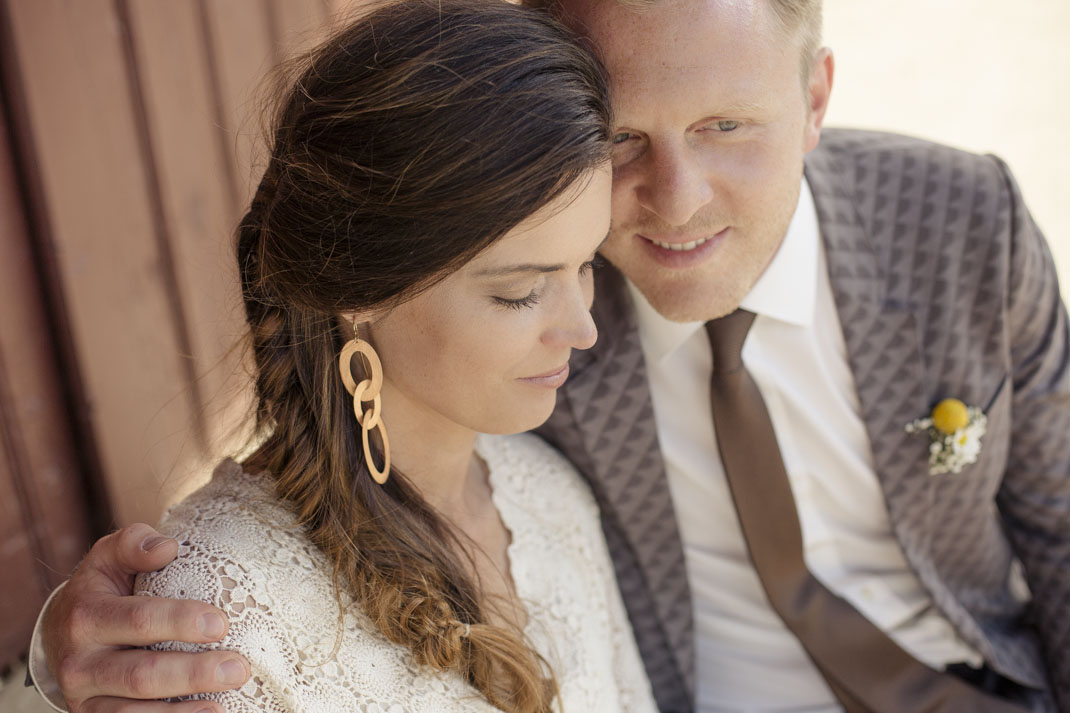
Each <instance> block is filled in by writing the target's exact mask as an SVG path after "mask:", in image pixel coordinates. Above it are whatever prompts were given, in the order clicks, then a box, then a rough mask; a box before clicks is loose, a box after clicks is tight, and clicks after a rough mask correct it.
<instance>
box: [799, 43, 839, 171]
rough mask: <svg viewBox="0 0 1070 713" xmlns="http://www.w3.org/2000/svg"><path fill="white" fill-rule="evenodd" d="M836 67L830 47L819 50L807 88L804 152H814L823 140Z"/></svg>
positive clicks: (811, 69)
mask: <svg viewBox="0 0 1070 713" xmlns="http://www.w3.org/2000/svg"><path fill="white" fill-rule="evenodd" d="M835 66H836V63H835V62H834V61H833V58H832V50H830V49H829V48H828V47H822V48H821V49H820V50H818V52H817V56H816V57H815V58H814V64H813V67H811V68H810V80H809V82H808V84H807V87H806V100H807V104H808V105H807V110H808V112H807V115H806V135H805V137H804V140H805V144H804V150H805V151H807V152H810V151H812V150H814V148H816V147H817V144H818V142H819V141H820V140H821V125H822V124H823V123H824V121H825V111H826V110H827V109H828V106H829V96H830V95H831V94H832V75H833V71H834V70H835Z"/></svg>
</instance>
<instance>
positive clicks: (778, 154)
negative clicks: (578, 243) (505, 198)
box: [566, 0, 832, 321]
mask: <svg viewBox="0 0 1070 713" xmlns="http://www.w3.org/2000/svg"><path fill="white" fill-rule="evenodd" d="M767 3H768V0H663V1H662V2H660V3H657V4H655V5H654V6H653V7H652V8H651V9H649V10H645V11H642V12H634V11H628V10H626V9H624V8H622V7H620V6H619V4H618V3H617V2H615V1H614V0H566V13H567V14H568V15H569V16H570V18H571V19H572V20H574V21H576V22H578V24H579V25H580V27H579V28H578V29H580V30H581V31H583V32H585V33H587V34H588V35H589V36H590V38H591V39H592V40H593V41H594V42H595V43H596V44H597V45H598V47H599V48H600V49H601V51H602V53H603V60H604V61H605V63H606V67H607V69H608V70H609V74H610V78H611V80H612V84H613V92H614V94H613V101H614V110H615V114H616V116H615V119H614V121H615V125H616V129H615V136H614V139H613V140H614V158H613V211H612V214H613V215H612V217H613V227H612V231H611V235H610V238H609V241H608V242H607V243H606V245H605V246H604V248H603V250H602V252H603V254H604V255H605V256H606V258H608V259H609V260H610V261H611V262H612V263H613V264H615V265H616V266H617V267H618V268H620V269H621V270H622V271H623V272H624V274H625V275H627V276H628V278H629V279H631V280H632V281H633V282H634V283H635V284H636V285H637V286H638V287H639V289H640V290H641V291H642V292H643V294H644V295H646V297H647V299H648V300H649V301H650V303H651V304H652V305H653V306H654V307H655V309H657V310H658V312H660V313H661V314H662V315H663V316H665V317H667V318H669V319H672V320H675V321H690V320H706V319H712V318H714V317H718V316H721V315H724V314H727V313H729V312H731V311H732V310H734V309H735V308H736V307H738V306H739V303H740V301H741V300H742V299H743V298H744V297H745V296H746V294H747V292H748V291H749V290H750V288H751V287H752V286H753V285H754V283H755V281H756V280H757V279H758V277H759V276H760V275H761V273H762V271H763V270H764V269H765V267H766V266H767V265H768V264H769V262H770V260H771V259H772V257H773V255H774V254H775V253H776V251H777V249H778V247H779V246H780V243H781V240H782V239H783V237H784V234H785V232H786V231H787V228H788V225H789V223H790V222H791V217H792V215H793V213H794V210H795V206H796V203H797V201H798V195H799V188H800V182H801V179H802V171H803V156H804V155H805V154H806V152H808V151H809V150H810V149H812V148H814V146H816V145H817V142H818V138H819V132H820V126H821V121H822V118H823V116H824V110H825V105H826V102H827V99H828V93H829V89H830V87H831V80H832V58H831V55H830V54H829V53H828V52H827V51H822V53H821V54H820V55H819V56H818V58H817V61H816V62H815V63H814V68H813V70H812V71H811V72H810V74H809V77H808V84H809V86H808V87H807V88H805V89H804V87H803V82H802V81H801V80H800V71H801V70H800V62H801V51H802V50H801V46H802V45H801V38H800V37H799V36H798V33H794V34H791V35H789V33H787V32H785V30H784V29H782V27H781V26H780V25H779V24H778V22H777V18H776V16H775V15H774V13H773V10H772V8H771V7H769V6H768V4H767Z"/></svg>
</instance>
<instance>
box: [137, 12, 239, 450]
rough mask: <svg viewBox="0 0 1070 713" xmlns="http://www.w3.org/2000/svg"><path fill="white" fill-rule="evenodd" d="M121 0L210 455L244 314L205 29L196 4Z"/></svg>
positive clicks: (231, 389) (228, 401)
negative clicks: (232, 353)
mask: <svg viewBox="0 0 1070 713" xmlns="http://www.w3.org/2000/svg"><path fill="white" fill-rule="evenodd" d="M126 6H127V8H128V10H129V21H130V32H131V39H132V41H133V42H132V43H133V49H134V61H135V64H136V67H137V80H138V93H139V96H140V99H141V101H142V102H143V107H144V116H145V121H146V128H147V133H148V137H149V141H150V144H151V146H150V147H149V149H148V150H149V151H150V152H151V154H152V156H153V166H154V167H155V172H156V179H157V184H158V186H159V190H160V203H161V210H162V217H163V235H164V237H165V239H166V240H167V241H168V243H169V246H170V253H171V254H172V255H173V258H174V263H173V264H174V271H175V281H176V284H177V287H178V295H177V299H179V300H181V302H182V306H183V309H182V311H181V313H182V315H183V316H184V318H185V319H186V321H187V324H186V330H187V332H188V334H189V338H190V346H191V356H192V358H193V363H194V365H195V371H196V378H197V384H196V386H197V394H198V396H199V397H200V404H199V405H200V406H201V408H202V409H203V410H202V413H201V414H200V415H201V416H202V418H203V423H204V426H205V434H206V435H207V436H208V438H209V441H210V442H209V443H208V444H207V451H208V452H207V453H206V454H205V455H206V458H207V459H211V458H214V457H215V456H216V455H218V453H216V452H215V451H216V448H217V447H219V446H221V444H218V443H217V437H218V436H220V435H222V426H223V425H224V424H225V423H227V422H229V421H231V420H232V419H231V418H230V416H229V414H230V409H231V407H234V406H237V405H238V404H239V403H240V400H236V399H235V395H236V394H237V393H239V392H240V389H241V387H242V386H244V383H245V382H244V380H239V379H238V374H239V369H238V368H237V363H236V361H235V360H234V359H232V358H229V357H228V352H230V351H231V350H230V348H231V347H232V346H233V345H234V344H235V343H236V342H237V341H238V339H239V338H240V336H241V334H242V332H243V321H244V320H243V316H242V311H241V303H240V295H239V292H238V277H237V270H236V265H235V260H234V257H233V239H232V234H233V229H234V218H235V215H236V208H235V206H234V205H233V204H232V200H233V199H232V196H233V194H234V187H233V185H232V183H231V181H230V170H229V169H230V165H229V156H227V155H226V154H225V153H224V151H223V149H222V147H223V142H222V141H221V140H220V135H219V132H220V128H219V126H218V105H217V101H216V97H215V90H214V85H213V76H212V70H213V67H212V66H211V65H210V62H209V56H210V55H209V53H208V52H206V51H205V50H206V47H207V46H208V38H206V37H205V35H204V30H205V25H204V23H203V21H202V20H203V18H202V16H201V14H200V11H199V7H198V5H197V4H196V3H190V2H181V3H160V2H156V0H128V2H126ZM206 465H207V464H206Z"/></svg>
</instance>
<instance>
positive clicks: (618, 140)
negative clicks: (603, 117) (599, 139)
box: [609, 131, 632, 144]
mask: <svg viewBox="0 0 1070 713" xmlns="http://www.w3.org/2000/svg"><path fill="white" fill-rule="evenodd" d="M630 138H632V134H629V133H628V132H627V131H622V132H620V133H618V134H613V138H611V139H610V140H609V141H610V143H614V144H623V143H624V142H625V141H627V140H628V139H630Z"/></svg>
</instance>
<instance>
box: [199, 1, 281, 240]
mask: <svg viewBox="0 0 1070 713" xmlns="http://www.w3.org/2000/svg"><path fill="white" fill-rule="evenodd" d="M269 1H270V0H225V1H222V2H219V1H216V0H202V7H203V9H204V13H205V19H206V23H207V27H206V33H207V35H208V42H209V45H210V48H211V56H212V58H213V63H212V64H213V65H214V66H213V68H212V72H213V76H214V77H215V82H216V86H217V92H218V97H219V101H220V113H221V117H220V118H221V121H220V127H219V128H220V131H222V132H223V135H224V138H223V144H224V146H225V147H226V150H227V152H228V156H227V159H228V161H229V162H230V165H231V169H230V173H231V175H232V177H233V180H234V183H235V194H236V195H235V201H234V206H235V212H234V216H233V220H232V221H231V222H232V223H233V224H236V223H237V221H238V219H239V218H240V216H241V213H242V212H244V210H245V208H246V207H247V206H248V204H249V201H250V200H251V199H252V194H253V190H254V189H255V188H256V186H257V184H258V183H259V180H260V174H261V173H262V171H263V162H264V158H265V157H264V136H263V135H262V132H263V130H264V127H265V125H266V124H265V122H264V121H263V116H262V113H263V112H264V111H265V109H267V107H266V106H264V105H265V104H266V103H267V102H268V101H269V100H270V99H271V97H270V96H269V91H270V84H269V83H267V82H266V81H265V77H266V76H267V75H268V73H269V72H271V70H272V68H273V67H274V65H275V61H276V58H275V47H274V39H273V37H272V27H271V20H270V15H269V13H268V8H267V4H268V2H269Z"/></svg>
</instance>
